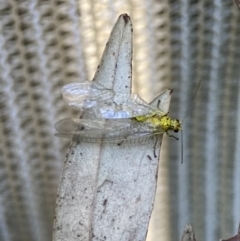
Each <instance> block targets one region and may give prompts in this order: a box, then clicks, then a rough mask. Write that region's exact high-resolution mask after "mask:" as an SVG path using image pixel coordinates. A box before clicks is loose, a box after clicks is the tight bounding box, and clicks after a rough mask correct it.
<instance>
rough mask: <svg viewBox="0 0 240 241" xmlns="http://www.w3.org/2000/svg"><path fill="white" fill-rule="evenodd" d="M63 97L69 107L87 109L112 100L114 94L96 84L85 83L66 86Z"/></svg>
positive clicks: (63, 89)
mask: <svg viewBox="0 0 240 241" xmlns="http://www.w3.org/2000/svg"><path fill="white" fill-rule="evenodd" d="M62 95H63V99H64V100H65V101H66V102H67V104H68V105H69V106H72V107H75V108H77V109H85V108H91V107H93V106H95V105H97V104H100V103H99V102H101V103H103V102H104V101H107V100H109V99H111V98H112V97H113V95H114V92H113V91H112V90H110V89H106V88H104V87H103V86H102V85H100V84H97V83H96V82H92V81H84V82H74V83H69V84H67V85H64V86H63V88H62Z"/></svg>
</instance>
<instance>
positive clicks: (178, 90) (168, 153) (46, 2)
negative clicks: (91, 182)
mask: <svg viewBox="0 0 240 241" xmlns="http://www.w3.org/2000/svg"><path fill="white" fill-rule="evenodd" d="M124 12H127V13H128V14H129V15H130V16H131V19H132V22H133V26H134V58H133V61H134V65H133V75H134V92H137V93H139V94H140V95H141V96H142V97H144V98H145V99H146V100H151V98H153V97H154V96H156V95H157V94H158V93H159V92H160V91H161V90H162V89H164V88H166V87H170V88H173V89H174V93H173V99H172V103H171V110H170V114H171V115H172V116H173V117H178V118H180V119H184V124H183V138H184V141H183V160H184V164H183V165H180V159H181V158H180V156H181V150H179V149H180V148H179V147H180V143H181V142H180V141H179V142H177V141H175V140H174V139H171V138H170V139H169V138H165V140H164V144H163V147H162V159H161V163H160V169H159V185H158V186H159V187H158V195H157V199H156V205H155V210H154V215H153V218H152V221H151V225H150V230H149V235H148V240H149V241H150V240H151V241H153V240H154V241H155V240H160V239H161V240H179V237H180V234H181V232H182V230H183V228H184V226H185V225H186V223H191V224H192V225H193V227H194V230H195V232H196V234H197V236H198V237H199V239H200V240H209V241H213V240H218V239H219V238H221V237H222V238H226V237H229V236H231V235H232V234H234V233H236V230H237V226H238V223H239V221H240V162H239V159H240V148H239V145H240V129H239V125H238V123H239V122H240V114H239V113H240V112H239V108H240V99H239V97H238V96H239V77H240V68H239V67H240V64H239V59H240V47H239V39H240V24H239V22H240V10H239V9H238V8H237V7H236V6H235V4H234V2H233V1H230V0H229V1H223V0H202V1H200V0H199V1H186V0H182V1H166V0H163V1H157V0H155V1H154V0H151V1H144V0H131V1H130V0H122V1H105V0H96V1H87V0H85V1H81V0H80V1H77V0H69V1H64V0H52V1H51V0H20V1H17V0H5V1H1V2H0V118H1V122H0V127H1V128H0V240H4V241H5V240H6V241H10V240H11V241H12V240H13V241H22V240H23V241H27V240H30V241H31V240H34V241H35V240H36V241H38V240H39V241H47V240H51V232H52V223H53V217H54V205H55V196H56V192H57V186H58V180H59V177H60V174H61V168H62V165H63V161H64V158H65V153H66V150H67V149H66V148H67V146H68V142H66V141H63V140H60V139H57V138H55V137H54V132H55V131H54V127H53V125H54V123H55V122H56V121H57V120H59V119H61V118H65V117H70V116H74V115H75V116H77V113H73V112H72V111H71V110H70V109H68V108H67V106H66V104H65V103H64V102H63V101H62V98H61V86H62V85H63V84H64V83H68V82H72V81H79V80H88V79H91V78H92V76H93V74H94V71H95V69H96V67H97V65H98V61H99V58H100V56H101V54H102V51H103V48H104V46H105V43H106V41H107V38H108V36H109V34H110V31H111V29H112V27H113V24H114V22H115V21H116V20H117V18H118V15H119V14H121V13H124ZM199 80H201V87H200V88H199V90H198V94H197V96H196V98H195V99H194V97H193V96H194V92H195V90H196V88H197V87H196V86H197V83H198V81H199ZM193 99H194V100H193ZM185 116H186V118H185Z"/></svg>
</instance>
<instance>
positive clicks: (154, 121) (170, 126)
mask: <svg viewBox="0 0 240 241" xmlns="http://www.w3.org/2000/svg"><path fill="white" fill-rule="evenodd" d="M134 119H135V120H136V121H138V122H145V123H148V124H150V125H152V126H153V127H154V128H156V129H162V130H163V131H165V132H166V131H169V130H172V131H174V132H178V131H180V130H181V122H180V121H179V120H178V119H171V118H170V117H169V116H168V115H167V114H166V115H161V116H159V115H157V114H154V115H149V116H148V115H146V116H137V117H135V118H134Z"/></svg>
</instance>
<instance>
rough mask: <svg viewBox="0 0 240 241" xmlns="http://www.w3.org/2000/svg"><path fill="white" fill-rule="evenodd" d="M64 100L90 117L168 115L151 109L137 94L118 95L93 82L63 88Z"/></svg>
mask: <svg viewBox="0 0 240 241" xmlns="http://www.w3.org/2000/svg"><path fill="white" fill-rule="evenodd" d="M63 98H64V100H65V101H66V102H67V103H68V104H69V105H70V106H73V107H75V108H78V109H81V110H83V109H87V113H88V116H91V117H92V118H93V117H96V118H105V119H118V118H132V117H136V116H141V115H148V114H151V113H153V112H154V113H158V114H159V115H164V114H166V113H164V112H162V111H161V110H159V109H156V108H153V107H151V106H150V105H149V104H148V103H146V102H145V101H144V100H142V99H141V98H140V97H139V96H138V95H136V94H125V93H117V92H114V91H113V90H109V89H105V88H104V87H103V86H101V85H99V84H97V83H95V82H91V81H85V82H79V83H70V84H68V85H65V86H64V87H63Z"/></svg>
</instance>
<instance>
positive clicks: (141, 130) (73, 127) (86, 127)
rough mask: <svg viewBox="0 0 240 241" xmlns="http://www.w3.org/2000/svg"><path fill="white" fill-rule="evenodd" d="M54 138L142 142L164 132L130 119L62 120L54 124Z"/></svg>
mask: <svg viewBox="0 0 240 241" xmlns="http://www.w3.org/2000/svg"><path fill="white" fill-rule="evenodd" d="M55 128H56V130H57V131H58V133H57V134H56V136H59V137H67V138H72V137H73V136H74V139H75V140H81V141H85V142H99V141H100V140H102V141H103V142H111V143H115V142H119V141H131V142H133V141H134V142H138V141H144V140H146V138H149V137H151V136H153V135H156V134H161V133H163V132H164V131H162V130H157V131H156V129H155V128H154V127H153V126H150V125H149V126H148V125H146V124H143V123H139V122H136V121H133V120H130V119H121V120H119V119H118V120H114V119H111V120H103V119H102V120H101V119H100V120H99V119H71V118H68V119H63V120H60V121H59V122H57V123H56V124H55Z"/></svg>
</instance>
